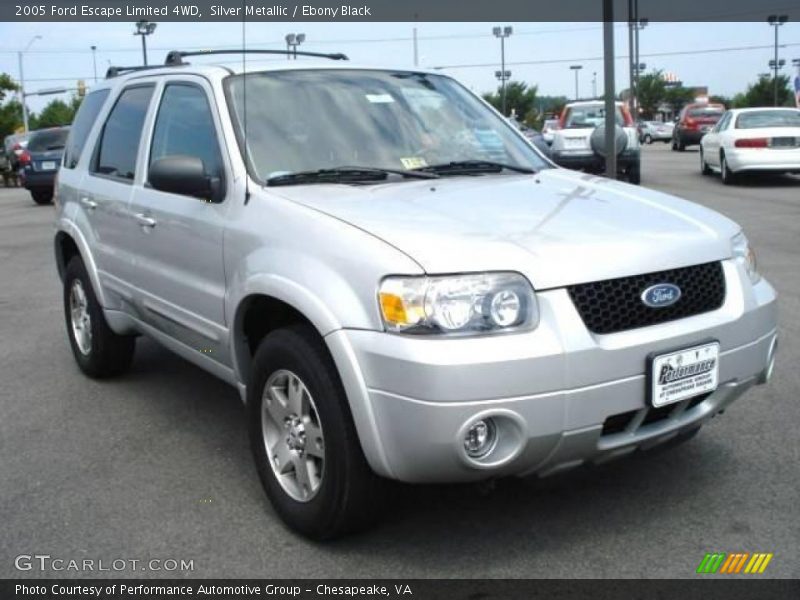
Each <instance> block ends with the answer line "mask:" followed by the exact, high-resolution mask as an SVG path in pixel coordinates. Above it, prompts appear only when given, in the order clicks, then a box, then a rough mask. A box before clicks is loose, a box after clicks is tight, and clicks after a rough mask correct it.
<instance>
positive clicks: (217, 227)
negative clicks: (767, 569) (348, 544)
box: [55, 52, 777, 538]
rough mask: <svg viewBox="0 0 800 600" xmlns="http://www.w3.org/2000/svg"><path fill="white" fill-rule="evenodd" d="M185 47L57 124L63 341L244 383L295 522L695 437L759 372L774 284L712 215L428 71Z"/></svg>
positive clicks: (111, 359)
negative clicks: (197, 57)
mask: <svg viewBox="0 0 800 600" xmlns="http://www.w3.org/2000/svg"><path fill="white" fill-rule="evenodd" d="M188 55H189V53H178V52H175V53H171V54H170V56H169V57H168V60H167V65H166V66H164V67H160V68H155V69H153V68H151V69H146V70H130V71H128V72H126V73H114V72H112V73H111V75H116V76H112V77H109V78H107V79H106V80H105V81H104V82H103V83H101V84H99V85H97V86H96V87H95V89H93V90H92V92H91V93H90V94H89V95H88V96H87V97H86V100H85V101H84V103H83V106H82V107H81V109H80V111H79V113H78V115H77V117H76V120H75V123H74V124H73V127H72V130H71V133H70V137H69V140H68V143H67V147H66V151H65V156H64V161H63V166H62V168H61V170H60V173H59V179H58V190H57V205H58V208H57V226H56V234H55V253H56V260H57V264H58V271H59V273H60V275H61V279H62V280H63V285H64V308H65V316H66V324H67V332H68V336H69V341H70V344H71V346H72V350H73V352H74V355H75V359H76V360H77V362H78V365H79V366H80V368H81V369H82V370H83V371H84V372H85V373H86V374H87V375H89V376H92V377H105V376H110V375H114V374H118V373H120V372H122V371H123V370H125V369H126V368H127V367H128V366H129V365H130V363H131V359H132V356H133V353H134V345H135V339H136V337H135V336H137V335H140V334H144V335H148V336H151V337H153V338H155V339H156V340H158V341H159V342H161V343H163V344H164V345H165V346H166V347H168V348H170V349H171V350H173V351H174V352H176V353H178V354H179V355H181V356H183V357H185V358H186V359H188V360H190V361H192V362H194V363H195V364H197V365H199V366H200V367H202V368H204V369H206V370H208V371H210V372H211V373H213V374H215V375H217V376H219V377H220V378H222V379H224V380H225V381H228V382H229V383H231V384H232V385H234V386H236V387H237V388H238V390H239V392H240V394H241V397H242V399H243V400H244V401H245V402H246V404H247V410H248V419H249V428H250V436H251V440H252V448H253V454H254V456H255V462H256V466H257V468H258V472H259V475H260V477H261V480H262V482H263V484H264V487H265V489H266V492H267V494H268V496H269V498H270V500H271V501H272V503H273V505H274V506H275V509H276V511H277V512H278V513H279V514H280V516H281V517H282V518H283V519H284V520H285V521H286V522H287V523H288V524H289V525H290V526H291V527H293V528H294V529H296V530H298V531H300V532H302V533H304V534H306V535H308V536H311V537H314V538H326V537H332V536H335V535H339V534H342V533H344V532H346V531H350V530H352V529H354V528H356V527H358V526H361V525H363V524H364V523H366V522H368V520H369V517H370V515H372V514H374V512H375V509H376V508H379V502H378V501H377V500H376V497H377V496H376V494H377V493H378V491H379V490H380V489H381V484H382V482H384V480H385V479H387V478H388V479H396V480H400V481H404V482H449V481H475V480H481V479H487V478H496V477H503V476H523V475H532V474H547V473H552V472H555V471H558V470H562V469H566V468H569V467H573V466H576V465H579V464H581V463H587V462H588V463H591V462H596V461H601V460H605V459H608V458H612V457H615V456H618V455H622V454H625V453H628V452H631V451H633V450H636V449H639V448H647V447H651V446H655V445H658V444H662V443H664V442H667V441H670V440H675V439H678V440H680V439H683V438H688V437H689V436H690V435H691V434H693V433H694V432H695V431H696V430H697V429H698V428H699V427H700V426H701V425H702V424H703V423H705V422H706V421H707V420H708V419H710V418H711V417H712V416H713V415H714V414H716V413H718V412H720V411H721V410H722V409H724V408H726V407H727V406H728V405H729V404H730V403H731V402H733V401H734V400H735V399H736V398H738V397H739V396H740V395H741V394H742V393H743V392H744V391H745V390H747V389H748V388H749V387H751V386H752V385H753V384H756V383H763V382H765V381H766V380H767V379H769V377H770V375H771V372H772V368H773V364H774V357H775V351H776V347H777V338H776V296H775V292H774V290H773V288H772V287H771V286H770V285H769V283H767V282H766V281H765V280H764V279H763V278H761V277H760V276H759V274H758V272H757V270H756V262H755V258H754V255H753V251H752V250H751V248H750V246H749V245H748V242H747V239H746V238H745V236H744V234H743V233H742V231H741V229H740V228H739V227H738V226H737V225H736V224H735V223H733V222H731V221H730V220H728V219H727V218H725V217H723V216H721V215H719V214H717V213H715V212H712V211H710V210H708V209H706V208H703V207H700V206H697V205H694V204H692V203H689V202H686V201H684V200H680V199H678V198H674V197H671V196H668V195H665V194H661V193H658V192H654V191H650V190H647V189H642V188H638V187H634V186H630V185H627V184H623V183H619V182H615V181H611V180H607V179H603V178H598V177H594V176H591V175H586V174H581V173H577V172H572V171H568V170H564V169H560V168H557V167H555V166H554V165H553V164H552V163H550V162H549V161H547V160H546V159H545V158H543V157H542V156H541V155H540V154H539V153H538V152H537V151H536V150H535V149H534V147H533V146H532V145H530V144H529V143H528V142H527V141H526V139H525V138H524V137H523V136H521V135H520V134H519V133H518V132H517V131H516V130H515V129H514V127H512V126H511V125H510V124H509V123H507V122H506V121H505V120H504V119H503V118H502V117H501V116H500V115H499V114H498V113H496V112H495V111H494V110H493V109H491V108H490V107H489V106H488V105H487V104H485V103H484V102H483V101H482V100H480V99H479V98H478V97H476V96H474V95H473V94H472V93H470V92H468V91H467V90H466V89H465V88H464V87H462V86H461V85H459V84H458V83H456V82H455V81H454V80H453V79H451V78H449V77H447V76H444V75H441V74H438V73H429V72H422V71H417V70H402V69H379V68H356V67H352V66H349V65H348V63H345V62H342V61H341V60H328V61H324V62H322V63H321V64H320V62H317V61H297V62H295V61H292V62H291V63H284V62H276V63H274V64H275V66H273V67H271V68H269V69H265V70H262V71H258V72H247V73H246V74H245V73H242V72H241V67H239V68H232V67H229V66H212V65H191V64H187V63H186V61H185V60H184V59H185V57H186V56H188ZM329 58H334V59H342V58H344V57H342V56H341V55H331V56H330V57H329Z"/></svg>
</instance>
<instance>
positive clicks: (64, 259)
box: [53, 221, 108, 308]
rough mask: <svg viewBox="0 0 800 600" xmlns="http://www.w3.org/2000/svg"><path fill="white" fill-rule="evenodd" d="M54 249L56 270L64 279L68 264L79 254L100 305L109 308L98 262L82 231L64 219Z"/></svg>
mask: <svg viewBox="0 0 800 600" xmlns="http://www.w3.org/2000/svg"><path fill="white" fill-rule="evenodd" d="M53 250H54V253H55V260H56V270H57V271H58V276H59V277H60V278H61V280H62V281H63V279H64V274H65V273H66V270H67V265H68V264H69V261H70V260H72V258H73V257H75V256H78V257H80V259H81V260H82V261H83V265H84V267H86V272H87V273H88V274H89V281H91V283H92V288H93V289H94V293H95V296H97V299H98V301H99V302H100V305H101V306H103V307H105V308H108V303H107V301H106V297H105V295H104V293H103V287H102V286H101V285H100V278H99V277H98V273H97V264H96V263H95V260H94V257H93V256H92V253H91V252H90V251H89V245H88V244H87V243H86V239H85V238H84V237H83V235H82V234H81V232H80V231H79V230H78V229H77V228H76V227H75V226H74V225H73V224H72V223H70V222H68V221H62V222H60V223H58V231H56V234H55V237H54V238H53Z"/></svg>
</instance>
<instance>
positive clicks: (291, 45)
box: [286, 33, 306, 60]
mask: <svg viewBox="0 0 800 600" xmlns="http://www.w3.org/2000/svg"><path fill="white" fill-rule="evenodd" d="M305 41H306V34H305V33H287V34H286V52H287V54H286V58H287V59H288V58H289V56H290V54H289V53H291V55H292V56H293V57H294V59H295V60H297V47H298V46H299V45H300V44H302V43H303V42H305Z"/></svg>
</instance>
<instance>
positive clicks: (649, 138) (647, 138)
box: [644, 133, 653, 144]
mask: <svg viewBox="0 0 800 600" xmlns="http://www.w3.org/2000/svg"><path fill="white" fill-rule="evenodd" d="M644 143H645V144H652V143H653V136H651V135H650V134H649V133H648V134H647V135H646V136H644Z"/></svg>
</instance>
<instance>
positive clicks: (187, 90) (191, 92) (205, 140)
mask: <svg viewBox="0 0 800 600" xmlns="http://www.w3.org/2000/svg"><path fill="white" fill-rule="evenodd" d="M165 156H196V157H197V158H199V159H201V160H202V161H203V164H204V165H205V168H206V173H207V174H208V175H212V176H220V175H221V174H222V159H221V157H220V152H219V144H218V143H217V135H216V129H215V128H214V119H213V117H212V115H211V108H210V107H209V105H208V99H207V97H206V93H205V92H204V91H203V90H202V88H199V87H197V86H194V85H187V84H170V85H168V86H167V87H166V88H165V89H164V95H163V96H162V100H161V107H160V108H159V109H158V117H157V118H156V124H155V128H154V129H153V144H152V147H151V150H150V162H151V163H152V162H153V161H154V160H158V159H159V158H164V157H165Z"/></svg>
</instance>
